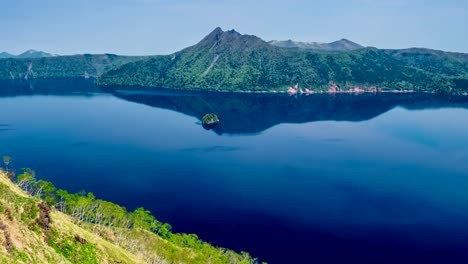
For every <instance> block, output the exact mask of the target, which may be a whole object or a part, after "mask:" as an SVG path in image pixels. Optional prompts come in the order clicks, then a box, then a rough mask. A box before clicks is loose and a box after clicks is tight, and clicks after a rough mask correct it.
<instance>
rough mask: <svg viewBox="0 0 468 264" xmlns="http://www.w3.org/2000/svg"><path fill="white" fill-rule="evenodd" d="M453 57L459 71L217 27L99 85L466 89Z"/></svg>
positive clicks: (365, 50)
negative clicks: (294, 45)
mask: <svg viewBox="0 0 468 264" xmlns="http://www.w3.org/2000/svg"><path fill="white" fill-rule="evenodd" d="M416 60H417V58H416ZM452 60H453V58H450V59H449V62H448V63H453V68H455V70H453V71H445V70H443V72H440V71H435V70H430V69H429V68H428V67H422V66H423V64H425V63H423V62H422V63H421V65H418V64H416V63H410V61H408V60H404V59H401V58H399V57H398V56H395V55H394V54H392V53H391V52H388V51H384V50H379V49H376V48H363V49H358V50H353V51H347V52H329V53H326V52H314V51H307V50H298V49H287V48H279V47H276V46H273V45H270V44H268V43H266V42H264V41H263V40H261V39H260V38H258V37H255V36H249V35H241V34H239V33H237V32H235V31H226V32H224V31H222V30H221V29H220V28H217V29H215V30H214V31H213V32H212V33H210V34H209V35H208V36H206V37H205V38H204V39H203V40H201V41H200V42H199V43H198V44H196V45H194V46H192V47H189V48H186V49H184V50H182V51H180V52H177V53H175V54H173V55H168V56H159V57H155V58H151V59H148V60H143V61H138V62H135V63H130V64H126V65H124V66H122V67H120V68H116V69H113V70H111V71H109V72H107V73H105V74H104V75H103V76H101V77H100V78H99V79H98V83H99V84H100V85H103V86H149V87H166V88H181V89H212V90H231V91H239V90H262V91H263V90H267V91H272V90H284V89H285V88H286V87H288V86H291V85H295V84H299V86H300V87H308V88H311V89H313V90H328V88H329V84H330V83H336V84H338V85H339V86H340V87H341V88H342V89H349V88H355V87H360V88H364V89H365V88H368V87H370V86H377V87H378V88H381V89H409V90H421V91H437V92H460V93H463V92H465V89H467V88H468V87H466V86H464V85H463V82H458V80H463V79H465V78H466V72H467V69H466V67H464V65H463V64H460V63H458V64H457V63H455V62H452ZM438 63H441V64H444V63H447V62H440V61H438ZM436 67H437V66H436Z"/></svg>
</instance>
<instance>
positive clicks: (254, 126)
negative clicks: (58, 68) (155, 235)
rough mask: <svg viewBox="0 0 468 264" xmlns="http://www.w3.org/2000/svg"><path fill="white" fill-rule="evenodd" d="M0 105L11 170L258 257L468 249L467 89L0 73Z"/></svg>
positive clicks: (310, 258)
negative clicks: (194, 83) (302, 92)
mask: <svg viewBox="0 0 468 264" xmlns="http://www.w3.org/2000/svg"><path fill="white" fill-rule="evenodd" d="M208 112H214V113H216V114H218V116H219V118H220V120H221V123H220V125H219V126H218V127H216V128H215V129H214V130H205V129H203V127H202V126H201V124H200V119H201V117H202V116H203V114H205V113H208ZM0 113H1V115H0V154H2V155H5V154H8V155H10V156H12V157H13V158H14V162H13V164H12V165H13V166H14V167H15V168H17V170H19V168H22V167H30V168H32V169H34V170H36V172H37V177H38V178H42V179H46V180H50V181H52V182H53V183H55V184H56V185H57V187H59V188H63V189H67V190H69V191H80V190H83V189H84V190H87V191H90V192H93V193H94V194H95V195H96V196H97V197H98V198H102V199H105V200H110V201H113V202H115V203H118V204H121V205H123V206H126V207H127V208H128V209H134V208H136V207H140V206H143V207H145V208H146V209H149V210H150V211H151V212H153V214H154V215H155V216H156V218H158V219H159V220H162V221H165V222H168V223H170V224H171V225H172V226H173V228H174V231H176V232H187V233H196V234H198V235H199V237H200V238H202V239H203V240H205V241H209V242H211V243H212V244H214V245H217V246H222V247H227V248H231V249H234V250H236V251H247V252H249V253H250V254H251V255H253V256H254V257H258V258H259V259H260V260H261V261H266V262H268V263H272V264H275V263H467V261H468V98H454V97H445V96H435V95H428V94H406V95H403V94H402V95H397V94H387V95H358V96H352V95H336V96H330V95H312V96H307V97H289V96H286V95H259V94H228V93H221V94H219V93H218V94H217V93H195V92H191V93H189V92H169V91H166V90H157V91H153V92H143V91H140V92H138V91H133V92H128V91H120V92H117V93H105V92H102V91H100V90H99V89H98V88H97V87H94V86H93V85H92V82H91V81H83V80H81V81H71V80H70V81H63V80H62V81H59V80H56V81H42V82H37V83H24V82H21V83H0Z"/></svg>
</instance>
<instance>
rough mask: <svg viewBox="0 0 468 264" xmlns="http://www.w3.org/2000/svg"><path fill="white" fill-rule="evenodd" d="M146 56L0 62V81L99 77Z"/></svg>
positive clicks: (107, 55)
mask: <svg viewBox="0 0 468 264" xmlns="http://www.w3.org/2000/svg"><path fill="white" fill-rule="evenodd" d="M144 58H147V57H137V56H133V57H132V56H118V55H114V54H95V55H92V54H84V55H73V56H54V57H41V58H22V59H17V58H10V59H1V60H0V80H15V79H16V80H17V79H22V80H24V79H37V78H76V77H85V78H89V77H93V78H95V77H97V76H99V75H101V74H103V73H104V72H106V71H108V70H110V69H113V68H115V67H119V66H122V65H123V64H125V63H128V62H134V61H137V60H141V59H144Z"/></svg>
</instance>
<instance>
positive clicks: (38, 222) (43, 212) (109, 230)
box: [0, 171, 256, 263]
mask: <svg viewBox="0 0 468 264" xmlns="http://www.w3.org/2000/svg"><path fill="white" fill-rule="evenodd" d="M26 173H27V172H26ZM25 175H26V176H25ZM28 175H29V174H25V173H23V174H21V175H18V177H17V178H16V181H17V182H19V184H15V183H14V182H12V181H11V180H10V179H9V178H8V177H7V174H6V173H5V172H4V171H0V263H256V261H255V260H254V259H252V258H250V257H249V255H248V254H246V253H243V254H237V253H235V252H233V251H230V250H227V249H222V248H216V247H213V246H211V245H210V244H208V243H205V242H202V241H200V240H198V238H197V237H196V236H195V235H186V234H172V233H170V232H169V233H167V234H166V238H163V237H161V236H160V235H157V234H155V233H154V232H150V231H148V230H146V229H145V228H143V227H142V226H136V225H133V226H129V227H127V228H122V227H117V226H111V225H105V224H104V223H103V222H100V223H99V224H98V221H95V220H96V219H94V221H91V222H94V223H91V222H90V221H85V220H84V218H83V219H78V218H77V217H76V215H67V214H64V213H62V212H60V211H59V210H57V209H55V208H56V206H50V205H49V204H50V203H51V202H52V201H53V200H51V199H50V198H51V196H50V194H51V192H50V190H51V189H50V188H49V187H50V186H53V185H50V183H47V184H46V185H44V183H45V182H43V181H31V182H29V183H28V184H25V180H26V179H28V177H27V176H28ZM29 176H31V175H29ZM19 186H22V188H20V187H19ZM32 186H36V187H37V186H41V188H40V189H35V191H34V190H33V189H31V188H32ZM47 186H48V187H47ZM24 189H27V190H28V192H25V191H24ZM31 191H33V192H35V193H36V195H35V196H36V197H32V196H31V194H30V193H31ZM73 197H75V198H76V197H79V196H73ZM88 197H89V194H88ZM41 198H42V199H41ZM44 198H45V200H43V199H44ZM101 202H105V201H101ZM107 203H109V202H107ZM109 204H111V203H109ZM88 205H89V206H90V207H89V208H88V209H92V208H94V205H93V204H88ZM76 208H78V207H75V208H74V210H75V211H76ZM94 209H95V208H94ZM83 212H84V211H83ZM86 214H92V211H87V213H86ZM87 217H90V216H89V215H88V216H87ZM116 217H118V216H117V215H116ZM140 220H141V219H140ZM142 221H143V220H142Z"/></svg>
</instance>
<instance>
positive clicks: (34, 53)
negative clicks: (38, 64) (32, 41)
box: [16, 49, 55, 59]
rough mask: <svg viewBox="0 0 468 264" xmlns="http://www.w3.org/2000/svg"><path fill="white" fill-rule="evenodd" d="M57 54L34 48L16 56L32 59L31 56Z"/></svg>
mask: <svg viewBox="0 0 468 264" xmlns="http://www.w3.org/2000/svg"><path fill="white" fill-rule="evenodd" d="M53 56H55V55H52V54H50V53H47V52H44V51H39V50H34V49H29V50H27V51H25V52H23V53H21V54H20V55H18V56H16V57H17V58H23V59H26V58H27V59H30V58H45V57H53Z"/></svg>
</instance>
